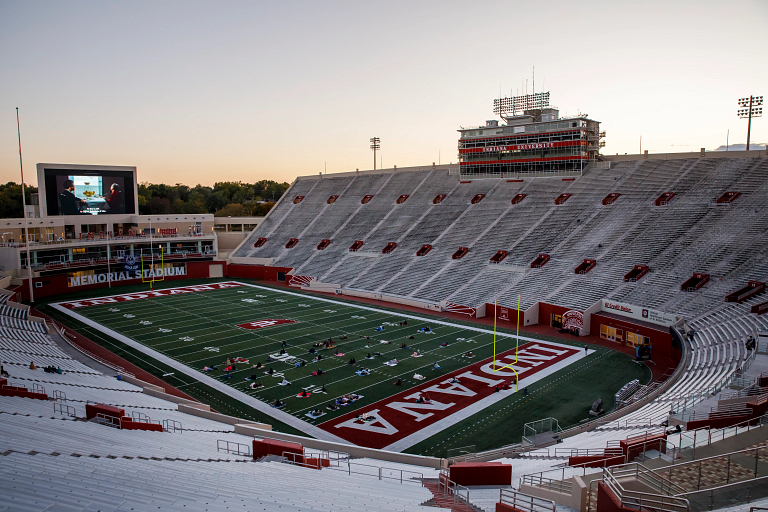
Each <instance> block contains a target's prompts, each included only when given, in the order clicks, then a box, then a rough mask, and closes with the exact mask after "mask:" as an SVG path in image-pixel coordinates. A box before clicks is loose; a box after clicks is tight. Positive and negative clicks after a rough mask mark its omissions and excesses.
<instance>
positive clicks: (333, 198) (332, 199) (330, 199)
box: [326, 196, 339, 204]
mask: <svg viewBox="0 0 768 512" xmlns="http://www.w3.org/2000/svg"><path fill="white" fill-rule="evenodd" d="M338 198H339V196H331V197H329V198H328V200H327V201H326V203H328V204H333V203H335V202H336V200H337V199H338Z"/></svg>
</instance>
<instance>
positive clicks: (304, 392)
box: [299, 389, 309, 398]
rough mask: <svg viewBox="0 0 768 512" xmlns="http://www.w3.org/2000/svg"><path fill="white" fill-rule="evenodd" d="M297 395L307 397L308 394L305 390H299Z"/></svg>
mask: <svg viewBox="0 0 768 512" xmlns="http://www.w3.org/2000/svg"><path fill="white" fill-rule="evenodd" d="M299 396H300V397H301V398H307V397H308V396H309V393H307V392H306V391H305V390H303V389H302V390H301V393H299Z"/></svg>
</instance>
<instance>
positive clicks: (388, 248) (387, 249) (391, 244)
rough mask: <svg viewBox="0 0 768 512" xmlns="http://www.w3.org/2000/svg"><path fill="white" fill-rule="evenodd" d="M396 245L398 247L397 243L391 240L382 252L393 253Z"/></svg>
mask: <svg viewBox="0 0 768 512" xmlns="http://www.w3.org/2000/svg"><path fill="white" fill-rule="evenodd" d="M396 247H397V243H395V242H389V243H388V244H387V246H386V247H384V248H383V249H382V250H381V252H382V253H384V254H389V253H391V252H392V251H394V250H395V248H396Z"/></svg>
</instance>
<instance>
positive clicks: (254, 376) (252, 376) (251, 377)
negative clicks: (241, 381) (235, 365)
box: [248, 373, 259, 380]
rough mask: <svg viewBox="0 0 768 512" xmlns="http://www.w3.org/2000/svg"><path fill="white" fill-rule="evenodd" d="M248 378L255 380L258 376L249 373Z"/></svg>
mask: <svg viewBox="0 0 768 512" xmlns="http://www.w3.org/2000/svg"><path fill="white" fill-rule="evenodd" d="M248 378H249V379H251V380H256V379H258V378H259V376H258V375H256V374H255V373H254V374H251V376H250V377H248Z"/></svg>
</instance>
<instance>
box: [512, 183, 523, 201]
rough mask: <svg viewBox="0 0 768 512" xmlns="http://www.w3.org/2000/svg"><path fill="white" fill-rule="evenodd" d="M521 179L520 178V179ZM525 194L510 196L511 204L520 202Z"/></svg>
mask: <svg viewBox="0 0 768 512" xmlns="http://www.w3.org/2000/svg"><path fill="white" fill-rule="evenodd" d="M521 181H522V180H521ZM525 196H526V194H517V195H516V196H515V197H513V198H512V204H520V203H521V202H522V201H523V199H525Z"/></svg>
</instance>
